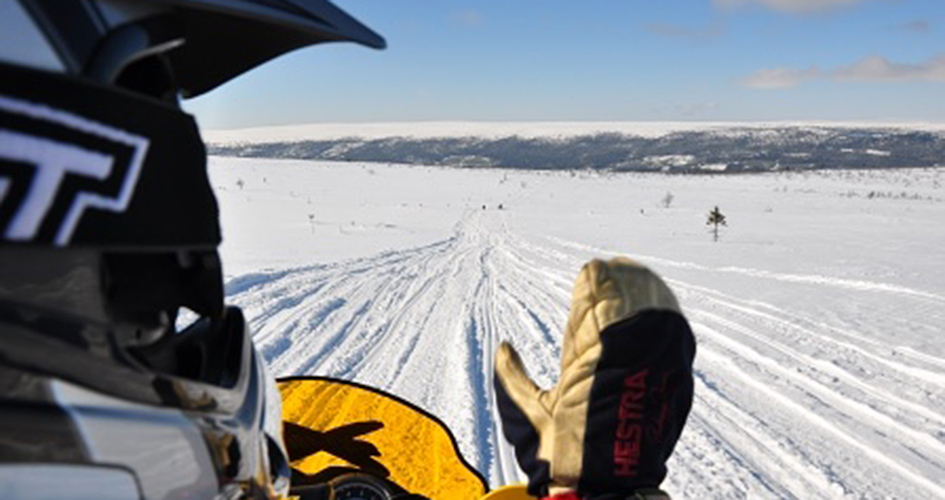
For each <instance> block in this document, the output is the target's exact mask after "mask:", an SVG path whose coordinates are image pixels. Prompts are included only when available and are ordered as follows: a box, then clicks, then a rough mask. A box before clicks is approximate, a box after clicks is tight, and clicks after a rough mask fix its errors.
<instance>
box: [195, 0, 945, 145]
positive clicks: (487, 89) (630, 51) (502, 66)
mask: <svg viewBox="0 0 945 500" xmlns="http://www.w3.org/2000/svg"><path fill="white" fill-rule="evenodd" d="M336 3H337V5H339V6H340V7H342V8H343V9H345V10H347V11H348V12H350V13H352V14H354V15H355V17H357V18H359V19H360V20H362V21H363V22H364V23H365V24H367V25H369V26H371V27H372V28H374V29H375V30H376V31H377V32H379V33H380V34H382V35H383V36H384V37H385V38H386V39H387V42H388V48H387V49H386V50H383V51H376V50H372V49H366V48H363V47H360V46H356V45H353V44H325V45H320V46H316V47H310V48H306V49H301V50H299V51H296V52H293V53H291V54H288V55H285V56H282V57H281V58H279V59H276V60H274V61H271V62H269V63H267V64H266V65H264V66H262V67H260V68H257V69H255V70H253V71H252V72H250V73H247V74H246V75H243V76H241V77H240V78H238V79H236V80H234V81H233V82H231V83H228V84H227V85H225V86H223V87H220V88H219V89H217V90H215V91H213V92H212V93H210V94H208V95H207V96H203V97H200V98H197V99H193V100H191V101H188V102H187V103H186V106H187V108H188V109H189V110H190V111H191V112H193V113H195V114H196V115H197V117H198V120H199V121H200V123H201V125H202V126H203V127H206V128H239V127H251V126H264V125H281V124H294V123H332V122H389V121H429V120H437V121H438V120H464V121H465V120H472V121H484V120H488V121H493V120H499V121H506V120H509V121H534V120H556V121H558V120H568V121H570V120H575V121H599V120H607V121H637V120H903V121H935V122H942V121H945V1H943V0H663V1H657V0H586V1H582V2H578V1H573V0H572V1H562V0H541V1H538V0H514V1H508V0H503V1H498V0H478V1H469V0H467V1H454V0H435V1H429V0H404V1H399V2H391V1H386V0H340V1H337V2H336Z"/></svg>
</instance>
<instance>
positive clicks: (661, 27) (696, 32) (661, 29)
mask: <svg viewBox="0 0 945 500" xmlns="http://www.w3.org/2000/svg"><path fill="white" fill-rule="evenodd" d="M643 28H644V29H645V30H647V31H649V32H650V33H652V34H654V35H659V36H664V37H667V38H685V39H690V40H695V41H705V40H710V39H713V38H718V37H720V36H722V35H724V34H725V28H724V27H723V26H722V25H721V24H710V25H708V26H704V27H689V26H683V25H679V24H672V23H650V24H645V25H643Z"/></svg>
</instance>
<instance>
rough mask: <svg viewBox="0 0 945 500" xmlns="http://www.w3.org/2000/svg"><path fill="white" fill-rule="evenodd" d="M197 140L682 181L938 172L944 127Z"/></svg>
mask: <svg viewBox="0 0 945 500" xmlns="http://www.w3.org/2000/svg"><path fill="white" fill-rule="evenodd" d="M204 135H205V137H206V139H207V142H208V147H209V151H210V153H211V154H214V155H219V156H240V157H262V158H295V159H318V160H340V161H370V162H390V163H413V164H424V165H443V166H452V167H465V168H476V167H494V168H525V169H554V170H560V169H593V170H609V171H669V172H680V173H689V172H764V171H774V170H812V169H834V168H898V167H933V166H939V165H945V124H868V123H656V122H654V123H565V122H554V123H412V124H411V123H401V124H396V123H393V124H364V125H362V124H341V125H328V124H323V125H302V126H286V127H270V128H258V129H243V130H233V131H208V132H205V134H204Z"/></svg>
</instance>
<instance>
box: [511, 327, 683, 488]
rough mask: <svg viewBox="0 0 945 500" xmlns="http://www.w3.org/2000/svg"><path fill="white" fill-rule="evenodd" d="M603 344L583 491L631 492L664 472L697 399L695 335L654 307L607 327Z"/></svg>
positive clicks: (650, 483) (648, 485)
mask: <svg viewBox="0 0 945 500" xmlns="http://www.w3.org/2000/svg"><path fill="white" fill-rule="evenodd" d="M601 343H602V344H603V345H602V348H603V351H602V353H601V358H600V361H599V363H598V366H597V371H596V373H595V376H594V383H593V385H592V387H591V400H590V404H589V406H588V416H587V432H586V434H585V438H584V440H585V441H584V458H583V466H582V474H581V479H580V482H579V485H578V491H579V492H580V493H581V494H582V495H585V496H587V497H588V498H598V497H597V495H606V494H611V495H613V494H620V495H625V496H630V495H632V494H633V493H634V491H637V490H639V489H641V488H656V487H658V486H659V484H660V483H661V482H662V481H663V478H665V477H666V460H667V459H668V458H669V456H670V454H671V453H672V451H673V448H674V447H675V445H676V441H677V440H678V439H679V435H680V433H681V432H682V429H683V425H685V422H686V418H687V416H688V415H689V409H690V407H691V405H692V389H693V383H692V361H693V358H694V357H695V350H696V346H695V339H694V338H693V335H692V331H691V330H690V328H689V324H688V323H687V322H686V319H685V318H684V317H683V316H682V315H680V314H679V313H676V312H672V311H663V310H651V311H644V312H641V313H639V314H636V315H634V316H633V317H631V318H629V319H627V320H624V321H621V322H619V323H616V324H613V325H611V326H609V327H608V328H606V329H605V330H604V331H603V332H601ZM510 439H511V438H510ZM520 460H521V458H520Z"/></svg>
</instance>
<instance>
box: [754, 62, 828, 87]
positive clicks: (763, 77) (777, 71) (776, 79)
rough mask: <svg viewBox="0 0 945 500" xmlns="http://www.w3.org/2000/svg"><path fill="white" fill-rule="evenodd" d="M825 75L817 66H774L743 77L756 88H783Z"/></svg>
mask: <svg viewBox="0 0 945 500" xmlns="http://www.w3.org/2000/svg"><path fill="white" fill-rule="evenodd" d="M822 76H823V73H822V72H821V71H820V70H819V69H817V68H816V67H813V66H811V67H810V68H807V69H793V68H773V69H762V70H758V71H756V72H754V73H753V74H752V75H751V76H748V77H747V78H744V79H742V84H743V85H745V86H746V87H751V88H755V89H783V88H787V87H794V86H796V85H799V84H801V83H803V82H806V81H809V80H815V79H817V78H820V77H822Z"/></svg>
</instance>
